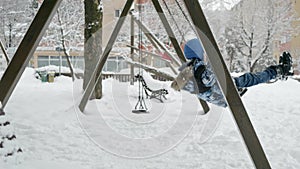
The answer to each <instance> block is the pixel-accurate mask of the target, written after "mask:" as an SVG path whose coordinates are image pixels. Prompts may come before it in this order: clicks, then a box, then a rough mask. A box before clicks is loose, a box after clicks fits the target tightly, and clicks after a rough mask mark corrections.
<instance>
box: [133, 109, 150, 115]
mask: <svg viewBox="0 0 300 169" xmlns="http://www.w3.org/2000/svg"><path fill="white" fill-rule="evenodd" d="M132 113H135V114H145V113H149V112H148V111H147V110H146V109H136V110H132Z"/></svg>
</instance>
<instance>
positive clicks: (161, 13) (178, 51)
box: [152, 0, 210, 113]
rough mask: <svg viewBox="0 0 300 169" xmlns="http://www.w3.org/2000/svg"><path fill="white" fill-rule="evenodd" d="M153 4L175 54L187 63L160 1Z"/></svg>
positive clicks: (203, 102)
mask: <svg viewBox="0 0 300 169" xmlns="http://www.w3.org/2000/svg"><path fill="white" fill-rule="evenodd" d="M152 3H153V5H154V7H155V10H156V12H157V14H158V16H159V17H160V20H161V21H162V24H163V26H164V28H165V30H166V32H167V34H168V36H169V39H170V40H171V43H172V45H173V46H174V48H175V52H176V54H177V55H178V57H179V59H180V61H181V62H182V63H184V62H186V59H185V57H184V54H183V52H182V50H181V47H180V45H179V43H178V41H177V39H176V37H175V34H174V32H173V30H172V28H171V25H170V24H169V22H168V19H167V17H166V15H165V14H164V11H163V9H162V7H161V5H160V4H159V1H158V0H152ZM199 102H200V104H201V106H202V108H203V110H204V112H205V113H207V112H209V110H210V108H209V106H208V104H207V103H206V102H205V101H203V100H201V99H199Z"/></svg>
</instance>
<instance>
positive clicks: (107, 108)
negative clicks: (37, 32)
mask: <svg viewBox="0 0 300 169" xmlns="http://www.w3.org/2000/svg"><path fill="white" fill-rule="evenodd" d="M34 73H35V71H34V69H31V68H27V69H26V70H25V72H24V74H23V75H22V78H21V80H20V82H19V83H18V85H17V87H16V89H15V91H14V93H13V95H12V97H11V98H10V100H9V102H8V104H7V105H6V107H5V112H6V116H7V118H8V119H10V122H11V125H10V126H11V127H13V128H14V134H15V135H16V136H17V139H16V140H15V141H16V144H17V145H18V146H20V147H21V148H22V150H23V153H18V154H17V155H15V156H13V157H8V158H5V159H1V160H0V161H1V162H0V168H5V169H39V168H44V169H48V168H49V169H50V168H51V169H52V168H56V169H66V168H76V169H135V168H136V169H140V168H145V169H150V168H151V169H153V168H154V169H155V168H157V169H192V168H197V169H208V168H209V169H219V168H225V169H235V168H236V169H240V168H254V167H253V164H252V162H251V159H250V156H249V154H248V153H247V150H246V147H245V145H244V143H243V141H242V138H241V136H240V134H239V132H238V129H237V127H236V125H235V122H234V119H233V116H232V115H231V113H230V111H229V110H228V109H222V108H218V107H215V106H213V105H210V106H211V109H212V111H211V112H210V113H208V114H206V115H200V114H201V113H202V110H201V108H200V107H199V104H198V101H197V99H196V98H195V96H193V95H191V94H189V93H186V92H183V91H182V92H175V91H173V90H172V89H171V88H170V87H169V86H170V82H159V81H156V80H153V79H152V78H151V76H150V75H148V74H147V73H144V78H145V80H146V82H147V84H148V86H149V87H150V88H153V89H159V88H166V89H168V91H169V94H168V95H167V100H165V101H164V103H160V102H159V101H157V100H155V99H151V100H150V99H146V104H147V106H148V108H149V109H150V112H149V113H147V114H133V113H131V110H132V109H133V108H134V106H135V104H136V101H137V91H138V84H136V85H134V86H130V85H129V83H120V82H118V81H115V80H113V79H108V80H104V81H103V86H104V91H103V92H104V93H103V94H104V96H103V99H101V100H97V101H95V100H93V101H90V102H89V103H88V105H87V107H86V110H85V112H84V114H83V113H81V112H79V110H78V108H77V107H76V106H74V105H77V104H78V103H79V101H80V99H81V95H82V89H81V84H82V81H80V80H76V81H75V82H72V80H71V78H69V77H63V76H61V77H56V78H55V81H54V83H42V82H41V81H40V80H38V79H36V78H35V77H34ZM0 74H1V73H0ZM242 100H243V102H244V104H245V106H246V108H247V110H248V113H249V116H250V118H251V120H252V123H253V126H254V128H255V129H256V132H257V135H258V137H259V138H260V142H261V143H262V145H263V147H264V150H265V152H266V155H267V157H268V159H269V161H270V164H271V166H272V168H291V169H298V168H300V145H299V141H298V140H300V131H299V130H300V123H299V122H298V119H299V117H300V114H299V113H300V112H299V110H300V104H299V102H300V83H299V82H298V81H296V80H293V79H289V80H287V81H278V82H276V83H272V84H261V85H258V86H254V87H251V88H249V90H248V92H247V93H246V94H245V95H244V96H243V98H242ZM0 151H1V149H0Z"/></svg>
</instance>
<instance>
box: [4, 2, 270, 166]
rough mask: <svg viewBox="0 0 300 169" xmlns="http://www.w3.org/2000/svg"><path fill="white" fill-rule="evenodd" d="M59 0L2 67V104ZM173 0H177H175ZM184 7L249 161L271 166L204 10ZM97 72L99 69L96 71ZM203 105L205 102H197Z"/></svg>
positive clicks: (121, 20)
mask: <svg viewBox="0 0 300 169" xmlns="http://www.w3.org/2000/svg"><path fill="white" fill-rule="evenodd" d="M61 1H62V0H47V1H44V2H43V4H42V6H41V7H40V9H39V11H38V13H37V15H36V16H35V18H34V20H33V22H32V24H31V25H30V27H29V29H28V31H27V33H26V34H25V36H24V38H23V40H22V42H21V44H20V45H19V48H18V49H17V51H16V53H15V55H14V57H13V59H12V60H11V62H10V65H9V66H8V68H7V69H6V71H5V73H4V75H3V77H2V79H1V81H0V101H2V103H3V107H5V105H6V103H7V102H8V100H9V98H10V96H11V94H12V92H13V90H14V88H15V87H16V85H17V83H18V81H19V79H20V77H21V75H22V73H23V72H24V69H25V67H26V65H27V64H28V62H29V59H30V57H31V56H32V54H33V52H34V51H35V49H36V47H37V45H38V43H39V42H40V40H41V38H42V35H43V33H44V31H45V30H46V28H47V27H48V25H49V22H50V20H51V18H52V17H53V14H54V13H55V11H56V10H57V8H58V6H59V4H60V2H61ZM133 1H134V0H127V2H126V3H125V6H124V8H123V11H122V14H121V17H120V18H119V20H118V22H117V24H116V26H115V28H114V30H113V33H112V36H111V37H110V39H109V42H108V44H107V46H106V48H105V50H104V52H103V55H102V57H101V60H99V62H98V63H97V66H96V70H95V71H94V73H93V75H92V77H91V79H95V78H96V79H99V78H100V77H97V74H100V73H101V70H102V68H103V66H104V64H105V62H106V60H107V58H108V55H109V53H110V51H111V49H112V46H113V44H114V42H115V40H116V38H117V35H118V33H119V31H120V29H121V27H122V25H123V23H124V21H125V18H126V16H127V15H128V13H129V11H130V9H131V6H132V4H133ZM176 1H177V0H176ZM183 2H184V4H185V6H186V9H187V11H188V13H189V15H190V17H191V20H192V23H193V25H194V29H195V32H196V34H197V36H198V38H199V39H200V40H201V42H202V45H203V47H204V49H205V51H206V54H207V56H208V59H209V61H210V63H211V66H212V68H213V71H214V73H215V74H216V78H217V81H218V83H219V85H220V87H221V90H222V92H223V94H224V96H225V98H226V101H227V103H228V107H229V108H230V110H231V112H232V114H233V117H234V119H235V121H236V123H237V126H238V128H239V130H240V133H241V135H242V137H243V139H244V142H245V144H246V146H247V148H248V152H249V154H250V156H251V158H252V160H253V163H254V165H255V167H256V168H257V169H270V168H271V166H270V164H269V162H268V160H267V158H266V155H265V153H264V151H263V148H262V146H261V144H260V142H259V140H258V137H257V135H256V133H255V130H254V128H253V126H252V124H251V121H250V119H249V117H248V114H247V111H246V109H245V107H244V105H243V102H242V101H241V99H240V96H239V94H238V92H237V89H236V88H235V85H234V83H233V81H232V78H231V76H230V74H229V71H228V69H227V67H226V65H225V62H224V60H223V58H222V56H221V53H220V50H219V49H218V46H217V43H216V41H215V39H214V37H213V34H212V32H211V29H210V27H209V25H208V23H207V20H206V18H205V16H204V13H203V11H202V9H201V6H200V4H199V1H198V0H183ZM152 3H153V5H154V6H155V9H156V11H157V12H158V14H159V17H160V19H161V21H162V23H163V25H164V27H165V29H166V31H167V33H168V36H169V38H170V40H171V42H172V45H173V46H174V48H175V50H176V53H177V55H178V57H179V59H180V61H181V62H185V58H184V55H183V53H182V51H181V49H180V46H179V44H178V42H177V40H176V38H175V36H174V33H173V31H172V29H171V27H170V25H169V23H168V20H167V18H166V16H165V15H164V11H163V10H162V8H161V6H160V4H159V1H158V0H152ZM98 71H100V72H98ZM93 84H94V83H91V82H90V83H89V84H88V86H87V88H86V90H85V92H84V96H83V98H82V100H81V102H80V105H79V108H80V110H81V111H83V110H84V108H85V106H86V104H87V102H88V100H89V97H90V95H91V93H92V92H93V89H94V86H93ZM201 103H202V106H203V107H204V109H205V108H207V107H205V106H207V105H206V103H205V102H203V101H202V102H201Z"/></svg>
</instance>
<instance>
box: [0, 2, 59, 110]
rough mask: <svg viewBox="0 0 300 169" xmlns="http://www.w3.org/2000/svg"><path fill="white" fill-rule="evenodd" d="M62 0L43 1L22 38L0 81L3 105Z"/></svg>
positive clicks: (0, 99)
mask: <svg viewBox="0 0 300 169" xmlns="http://www.w3.org/2000/svg"><path fill="white" fill-rule="evenodd" d="M61 1H62V0H47V1H44V2H43V4H42V6H41V7H40V9H39V11H38V13H37V14H36V16H35V18H34V19H33V21H32V23H31V25H30V27H29V29H28V30H27V32H26V34H25V36H24V38H23V39H22V41H21V43H20V45H19V47H18V49H17V51H16V53H15V55H14V57H13V58H12V60H11V62H10V64H9V66H8V67H7V69H6V71H5V72H4V75H3V77H2V79H1V81H0V101H1V102H2V104H3V107H5V105H6V103H7V102H8V99H9V98H10V96H11V94H12V92H13V90H14V89H15V87H16V85H17V83H18V82H19V80H20V77H21V75H22V73H23V72H24V70H25V68H26V66H27V65H28V62H29V60H30V58H31V57H32V54H33V52H34V51H35V49H36V48H37V46H38V44H39V42H40V40H41V39H42V36H43V35H44V32H45V30H46V29H47V27H48V25H49V23H50V21H51V19H52V17H53V15H54V14H55V12H56V10H57V8H58V7H59V4H60V3H61Z"/></svg>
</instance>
